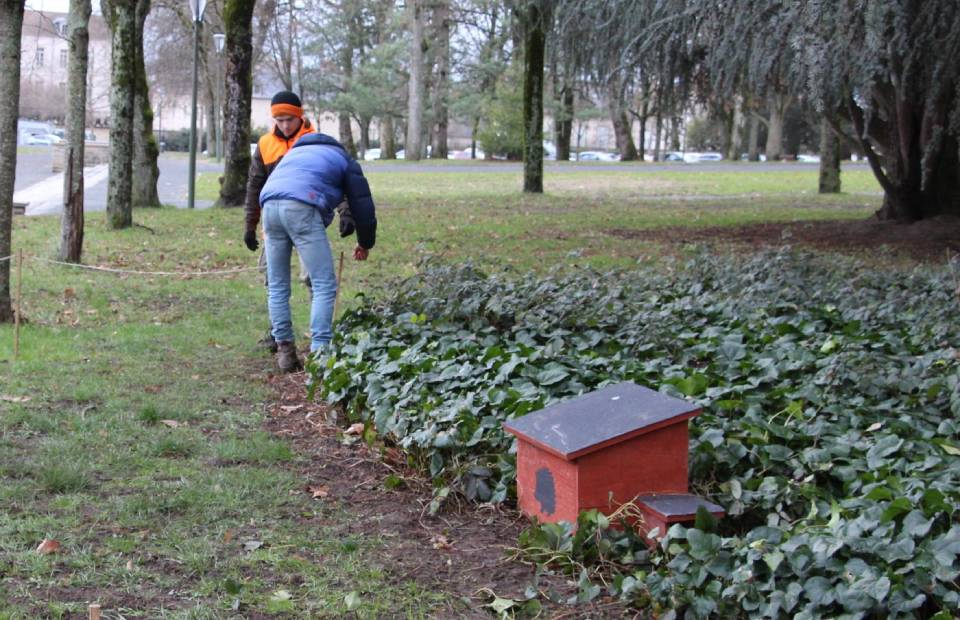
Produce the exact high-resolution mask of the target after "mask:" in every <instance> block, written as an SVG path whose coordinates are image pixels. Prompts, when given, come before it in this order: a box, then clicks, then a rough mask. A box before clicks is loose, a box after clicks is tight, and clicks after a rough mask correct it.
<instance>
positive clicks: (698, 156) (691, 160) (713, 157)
mask: <svg viewBox="0 0 960 620" xmlns="http://www.w3.org/2000/svg"><path fill="white" fill-rule="evenodd" d="M722 159H723V155H721V154H720V153H684V154H683V161H685V162H687V163H688V164H699V163H701V162H705V161H720V160H722Z"/></svg>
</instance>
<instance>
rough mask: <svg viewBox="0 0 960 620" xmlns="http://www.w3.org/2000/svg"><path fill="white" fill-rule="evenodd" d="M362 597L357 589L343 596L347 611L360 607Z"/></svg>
mask: <svg viewBox="0 0 960 620" xmlns="http://www.w3.org/2000/svg"><path fill="white" fill-rule="evenodd" d="M361 602H362V599H361V598H360V593H359V592H357V591H356V590H353V591H351V592H350V593H349V594H347V595H346V596H344V597H343V603H344V604H345V605H346V606H347V611H354V610H356V609H357V608H358V607H360V603H361Z"/></svg>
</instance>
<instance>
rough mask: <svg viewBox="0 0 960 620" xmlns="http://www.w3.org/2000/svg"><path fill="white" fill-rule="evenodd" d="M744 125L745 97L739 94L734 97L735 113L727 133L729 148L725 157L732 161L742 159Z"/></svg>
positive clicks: (731, 117) (732, 115)
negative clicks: (741, 137) (741, 145)
mask: <svg viewBox="0 0 960 620" xmlns="http://www.w3.org/2000/svg"><path fill="white" fill-rule="evenodd" d="M742 125H743V98H742V97H740V96H739V95H736V96H734V98H733V114H731V116H730V126H729V128H728V133H727V136H728V137H727V145H726V146H727V148H726V150H725V152H724V157H726V158H727V159H729V160H730V161H738V160H739V159H740V129H741V126H742Z"/></svg>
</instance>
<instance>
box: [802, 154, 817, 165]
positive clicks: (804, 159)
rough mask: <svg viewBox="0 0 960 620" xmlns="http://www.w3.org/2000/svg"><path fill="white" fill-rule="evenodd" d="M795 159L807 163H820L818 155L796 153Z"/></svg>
mask: <svg viewBox="0 0 960 620" xmlns="http://www.w3.org/2000/svg"><path fill="white" fill-rule="evenodd" d="M797 161H802V162H805V163H808V164H818V163H820V156H819V155H802V154H801V155H797Z"/></svg>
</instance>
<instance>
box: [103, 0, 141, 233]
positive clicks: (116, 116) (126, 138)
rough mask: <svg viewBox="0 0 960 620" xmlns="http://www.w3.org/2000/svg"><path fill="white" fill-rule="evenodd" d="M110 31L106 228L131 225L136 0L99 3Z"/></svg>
mask: <svg viewBox="0 0 960 620" xmlns="http://www.w3.org/2000/svg"><path fill="white" fill-rule="evenodd" d="M102 7H103V13H104V17H105V18H107V24H109V26H110V31H111V41H112V45H111V52H110V58H111V63H110V64H111V71H110V173H109V177H108V181H107V224H108V226H109V227H110V228H113V229H119V228H129V227H130V226H132V225H133V116H134V114H133V105H134V93H135V91H136V81H137V73H136V68H135V64H136V63H135V57H136V53H137V52H136V49H137V48H136V40H135V38H134V37H135V36H136V31H137V0H109V2H106V1H104V2H103V3H102Z"/></svg>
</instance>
